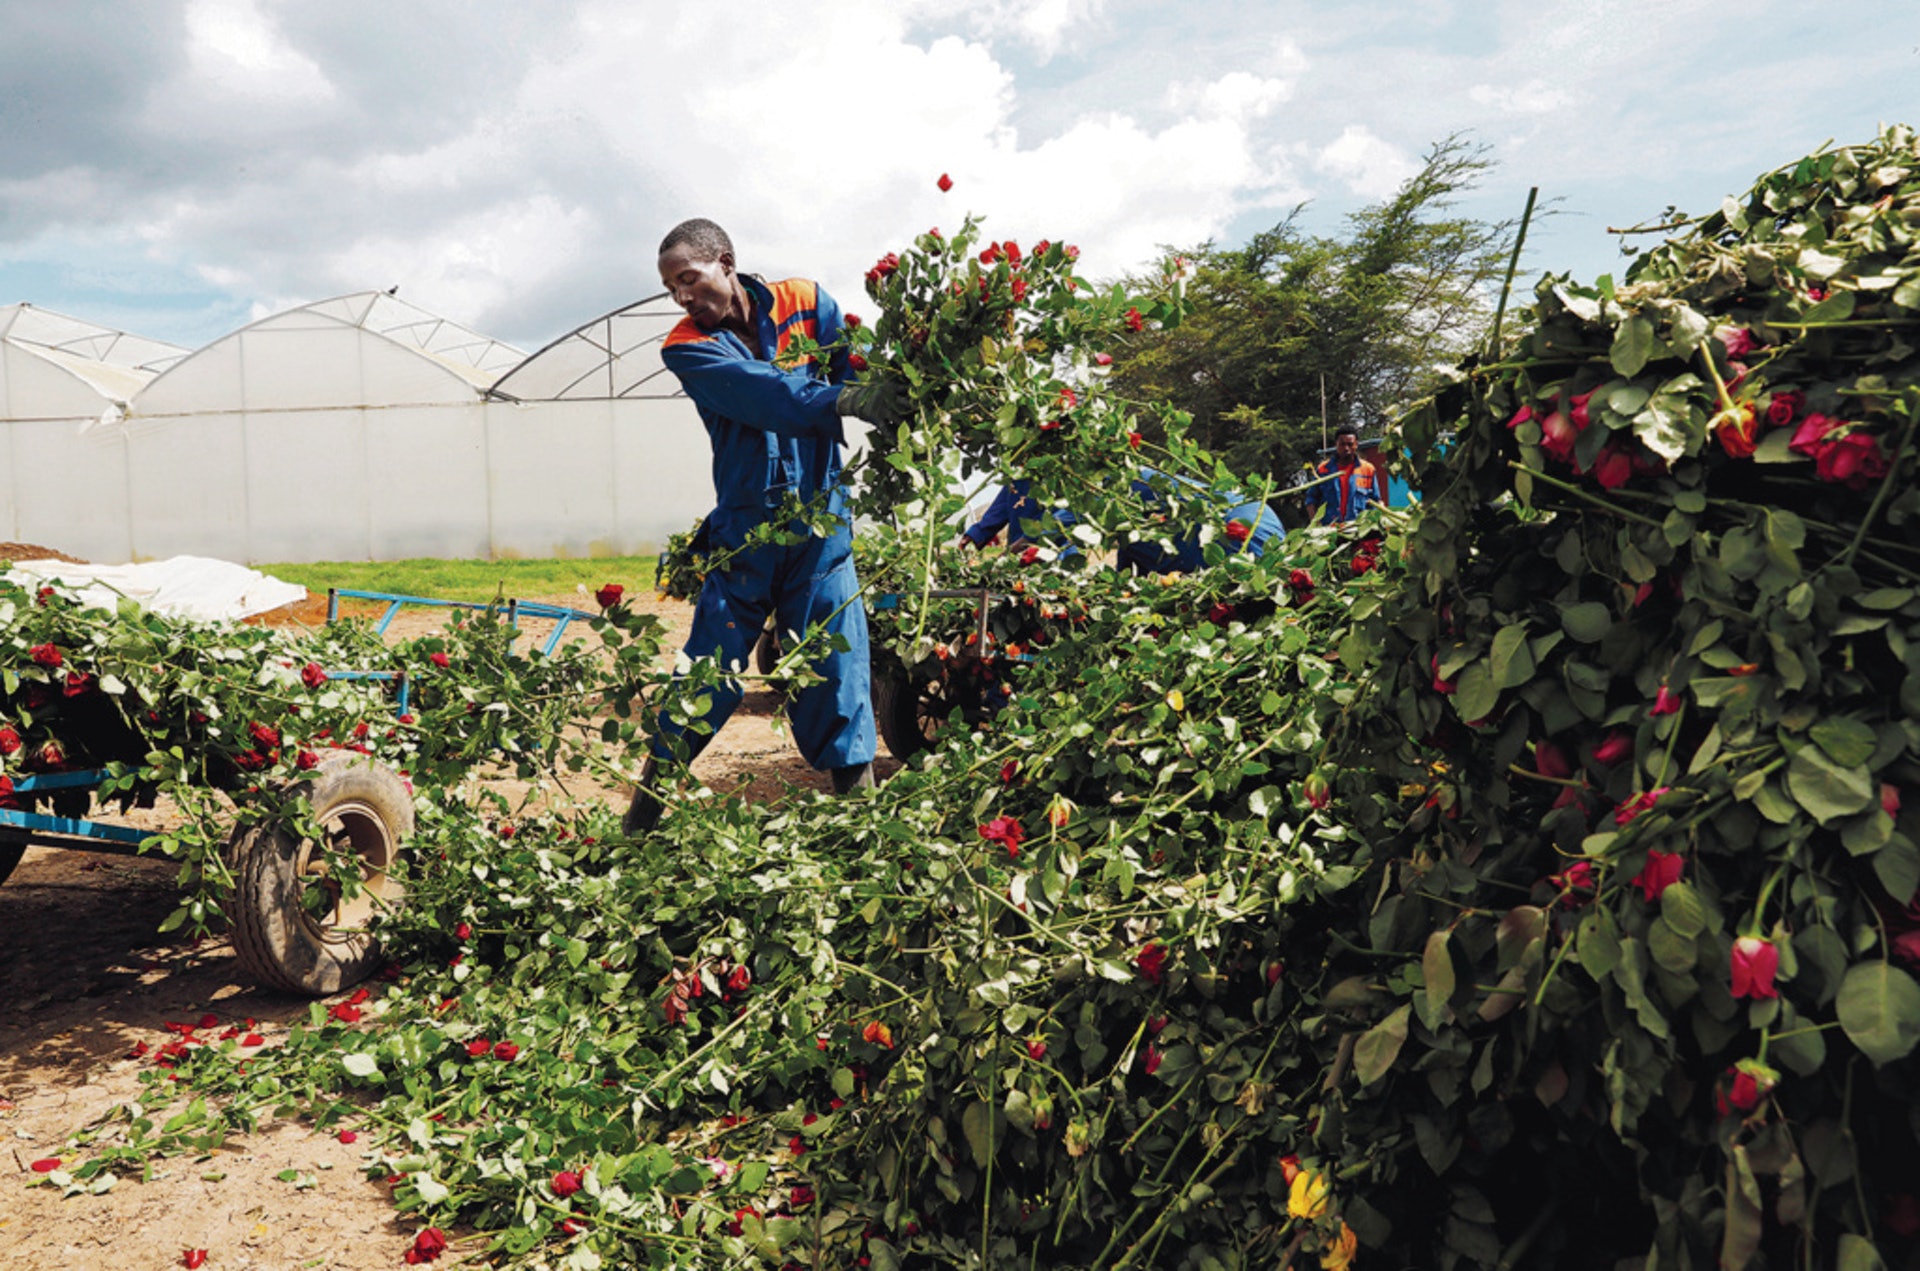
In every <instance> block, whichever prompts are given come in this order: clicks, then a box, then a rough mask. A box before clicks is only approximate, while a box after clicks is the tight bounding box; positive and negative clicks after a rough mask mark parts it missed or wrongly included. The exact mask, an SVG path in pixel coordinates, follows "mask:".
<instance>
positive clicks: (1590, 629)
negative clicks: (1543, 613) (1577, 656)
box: [1560, 600, 1613, 644]
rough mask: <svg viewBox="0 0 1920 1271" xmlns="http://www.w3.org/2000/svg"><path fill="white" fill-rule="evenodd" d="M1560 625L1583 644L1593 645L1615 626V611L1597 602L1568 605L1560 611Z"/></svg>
mask: <svg viewBox="0 0 1920 1271" xmlns="http://www.w3.org/2000/svg"><path fill="white" fill-rule="evenodd" d="M1560 625H1561V626H1562V627H1564V628H1566V632H1567V634H1568V635H1570V636H1572V637H1573V638H1574V639H1576V640H1578V641H1579V642H1580V643H1582V644H1592V643H1594V642H1595V641H1597V640H1599V639H1600V638H1601V637H1602V636H1604V635H1606V634H1607V632H1608V630H1610V629H1611V628H1612V626H1613V611H1612V610H1611V609H1609V608H1607V607H1606V606H1605V605H1603V604H1601V603H1600V602H1599V601H1597V600H1587V601H1582V602H1581V603H1579V604H1574V605H1567V606H1565V607H1564V608H1562V609H1561V610H1560Z"/></svg>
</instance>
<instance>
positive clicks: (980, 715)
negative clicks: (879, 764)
mask: <svg viewBox="0 0 1920 1271" xmlns="http://www.w3.org/2000/svg"><path fill="white" fill-rule="evenodd" d="M924 595H925V597H926V599H928V600H971V601H973V602H974V620H973V623H972V629H971V630H970V631H969V632H968V633H967V635H966V637H965V638H964V639H961V640H956V641H954V642H953V643H952V644H950V645H944V646H942V647H943V648H944V650H945V652H944V656H941V655H938V654H936V655H929V656H926V657H923V658H920V659H919V660H917V661H916V662H914V663H912V664H911V665H909V664H908V663H907V662H905V661H904V660H902V659H901V658H900V657H899V656H898V655H897V654H895V653H893V652H892V651H891V650H882V649H875V650H874V651H873V714H874V722H875V723H876V724H877V725H878V726H879V729H880V736H881V739H882V740H884V741H885V742H886V743H887V749H888V750H890V751H892V752H893V756H894V758H896V759H899V760H901V761H902V762H905V761H906V760H908V759H911V758H912V757H913V756H915V755H917V754H919V753H920V752H921V751H923V750H926V749H928V748H929V747H931V746H932V745H933V743H934V741H935V740H936V738H938V736H939V733H940V730H941V729H942V728H944V727H947V726H948V723H949V721H950V720H951V719H952V717H953V713H954V711H956V710H957V711H959V712H960V717H961V719H962V720H963V721H964V722H965V723H967V724H968V725H974V724H979V723H983V722H985V721H986V720H988V719H990V718H991V717H992V716H993V714H994V713H995V712H996V711H998V710H999V709H1000V708H1001V707H1002V706H1004V705H1005V704H1006V701H1007V699H1008V697H1009V696H1010V695H1011V691H1012V690H1011V688H1010V686H1009V684H1008V681H1007V678H1006V674H1005V672H1006V670H1007V669H1008V668H1009V667H1010V666H1017V665H1019V664H1022V663H1026V662H1031V661H1033V655H1032V654H1031V653H1028V652H1025V651H1024V650H1022V651H1020V652H1017V653H1014V652H1008V651H1007V645H1008V644H1009V642H1010V639H1011V636H1012V634H1013V633H1014V632H1016V631H1017V630H1018V629H1019V628H1020V627H1021V626H1023V625H1024V619H1023V615H1022V612H1021V606H1022V603H1023V602H1024V601H1025V600H1026V597H1024V596H1018V595H1014V594H1012V593H1009V592H1002V591H995V590H993V589H992V588H988V587H973V588H964V589H941V590H935V591H929V592H926V593H924ZM901 600H902V596H901V594H900V593H898V592H885V593H882V594H880V595H879V596H877V597H875V598H874V601H873V606H872V607H873V608H874V609H875V610H882V611H884V610H890V609H898V608H899V607H900V602H901ZM996 645H997V646H999V648H998V651H996V648H995V646H996ZM996 665H997V666H1000V667H1001V669H1000V670H998V671H996V670H995V669H994V668H995V666H996Z"/></svg>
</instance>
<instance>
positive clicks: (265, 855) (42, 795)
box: [0, 671, 413, 997]
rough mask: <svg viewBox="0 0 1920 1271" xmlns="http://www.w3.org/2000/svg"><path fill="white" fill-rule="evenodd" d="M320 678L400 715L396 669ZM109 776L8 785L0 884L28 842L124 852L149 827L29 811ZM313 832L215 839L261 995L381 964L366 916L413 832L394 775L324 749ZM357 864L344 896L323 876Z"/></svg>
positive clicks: (314, 794) (93, 772)
mask: <svg viewBox="0 0 1920 1271" xmlns="http://www.w3.org/2000/svg"><path fill="white" fill-rule="evenodd" d="M328 678H329V679H342V680H391V681H395V682H397V684H398V687H399V710H400V711H401V713H405V711H406V708H407V685H406V677H405V675H404V673H402V672H397V671H337V672H328ZM111 775H112V774H111V773H109V772H108V771H107V770H106V769H104V768H95V769H87V770H78V771H72V772H57V773H48V774H42V775H38V776H22V777H16V778H14V781H13V790H14V794H15V796H16V798H17V799H18V800H19V802H21V803H22V804H23V805H24V806H22V807H18V808H0V882H4V881H6V878H7V876H8V875H9V874H11V873H12V872H13V869H14V867H15V866H16V865H18V864H19V863H20V858H21V856H22V855H24V854H25V852H26V850H27V848H28V847H30V846H47V847H61V848H67V849H70V850H77V851H86V852H107V853H112V854H116V855H123V856H131V855H135V854H137V853H138V852H139V851H140V847H141V844H143V843H144V842H146V840H147V839H149V838H151V837H153V834H152V832H151V831H147V830H142V829H137V828H134V827H132V826H127V825H116V824H113V823H111V822H107V821H97V820H92V819H89V818H87V817H84V816H64V815H53V814H49V813H43V812H40V811H38V810H36V809H37V807H38V805H39V804H40V803H42V802H43V801H50V800H57V801H58V802H60V803H63V804H68V803H72V802H74V801H77V800H82V799H84V800H85V801H86V803H87V804H88V805H89V806H90V805H91V802H92V792H93V791H94V790H96V789H98V788H99V787H100V786H101V785H103V784H105V783H106V781H107V780H108V779H109V777H110V776H111ZM302 785H303V786H304V791H305V794H306V796H307V800H308V802H309V803H310V804H311V806H312V808H313V820H314V823H315V824H316V825H318V826H319V827H320V830H321V833H322V835H323V836H324V837H323V838H322V839H321V840H319V841H315V840H313V839H309V838H303V837H301V836H300V835H299V834H297V833H296V832H295V831H294V830H293V828H292V827H290V826H287V825H285V824H283V823H281V822H279V821H273V820H269V821H262V822H260V823H258V824H255V825H252V826H249V827H246V828H244V829H242V828H236V829H235V831H234V833H233V835H232V837H231V838H229V839H228V842H227V863H228V866H229V868H230V869H231V870H232V871H233V877H234V895H233V898H232V903H230V904H229V905H227V906H226V910H227V917H228V919H229V921H230V922H231V923H232V928H233V947H234V952H235V954H236V955H237V956H238V957H239V960H240V965H241V968H242V969H243V970H244V971H245V972H246V973H247V974H248V975H249V976H250V977H252V978H253V979H255V980H258V981H259V982H260V983H262V984H264V985H267V986H268V987H271V988H277V989H284V990H286V991H288V992H292V993H304V994H308V995H311V996H315V997H320V996H325V995H327V994H330V993H335V992H338V991H339V990H340V989H342V988H344V987H346V986H347V985H350V984H353V983H354V982H355V981H358V980H362V979H365V978H366V977H367V976H368V975H370V974H372V973H373V972H374V971H376V970H378V969H379V967H380V966H381V953H380V946H379V941H378V940H377V939H376V937H375V936H374V934H373V932H372V930H371V923H372V920H373V918H374V916H375V915H376V914H378V913H380V912H382V911H386V910H390V909H392V908H393V907H395V906H397V905H399V903H400V902H401V899H402V894H401V887H400V884H399V881H398V880H397V879H395V878H393V877H392V870H393V866H394V864H395V862H396V861H397V860H398V859H399V857H400V854H401V852H402V851H403V850H404V847H405V843H406V840H407V838H408V837H409V836H410V835H411V834H412V833H413V797H412V795H411V793H410V792H409V790H408V788H407V784H406V782H405V781H403V780H402V779H401V778H400V776H399V774H397V773H395V772H394V771H393V770H392V769H391V768H388V767H387V766H386V765H385V764H382V763H380V762H378V761H377V760H374V759H371V758H369V757H367V756H365V755H362V754H359V753H358V752H355V751H351V750H332V751H327V752H325V753H324V755H323V757H322V758H321V760H320V762H319V763H318V764H317V765H315V767H314V768H313V770H312V771H311V772H310V773H309V774H308V777H307V779H306V780H305V781H303V782H302ZM335 852H337V853H342V854H350V855H351V856H352V857H353V858H354V859H356V860H357V861H358V862H359V867H360V884H361V890H360V892H359V894H358V895H356V896H354V897H352V898H351V899H348V898H346V897H344V896H343V895H342V891H341V888H340V887H339V885H338V884H337V883H336V882H335V881H334V880H333V878H332V875H331V873H330V871H329V869H328V861H329V859H330V856H331V854H332V853H335Z"/></svg>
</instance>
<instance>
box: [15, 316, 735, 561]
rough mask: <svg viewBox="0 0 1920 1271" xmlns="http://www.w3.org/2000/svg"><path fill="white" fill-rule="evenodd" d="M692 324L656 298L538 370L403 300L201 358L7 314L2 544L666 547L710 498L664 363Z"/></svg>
mask: <svg viewBox="0 0 1920 1271" xmlns="http://www.w3.org/2000/svg"><path fill="white" fill-rule="evenodd" d="M678 316H679V313H678V310H677V309H675V308H674V307H673V306H672V304H671V303H670V302H668V300H667V298H666V297H665V296H655V297H652V298H650V299H648V300H643V301H641V302H639V303H637V304H633V305H630V306H627V307H625V308H623V309H620V310H617V311H615V312H614V313H611V314H607V315H604V316H602V317H599V318H596V319H594V320H593V321H592V322H589V323H587V324H585V325H584V326H582V327H580V328H578V329H577V330H575V331H573V332H570V333H569V334H567V335H565V336H563V337H561V338H560V339H557V340H555V341H553V342H552V343H551V344H549V345H547V346H546V347H545V348H544V349H542V350H540V351H539V352H538V353H536V354H534V355H533V356H531V357H528V356H527V355H526V354H525V353H523V352H522V351H521V350H519V349H516V348H514V347H513V346H511V345H508V344H505V343H502V342H500V341H498V340H494V339H491V338H490V337H488V336H486V335H483V334H481V333H479V332H477V331H473V330H470V329H468V328H466V327H464V326H461V325H460V324H458V323H455V322H451V321H449V320H447V319H445V318H442V317H439V316H438V315H436V314H433V313H430V312H428V311H427V310H425V309H422V308H420V307H419V306H416V305H413V304H410V303H407V302H405V301H402V300H399V299H398V298H396V297H395V296H393V295H391V294H389V293H386V292H360V293H355V294H352V295H346V296H339V297H336V298H333V299H330V300H324V301H319V302H316V303H314V304H309V305H303V306H300V307H297V308H294V309H289V310H287V311H285V312H282V313H277V314H274V315H272V316H270V317H267V318H263V319H261V320H260V321H257V322H254V323H251V324H249V325H248V326H245V327H242V328H241V329H239V330H238V331H234V332H231V333H229V334H227V335H225V336H223V337H221V338H220V339H218V340H215V341H213V342H212V343H210V344H208V345H206V346H205V347H203V348H201V349H199V350H187V349H181V348H176V347H174V346H172V345H167V344H162V343H160V342H158V341H153V340H147V339H143V338H141V337H139V336H135V335H130V334H127V333H125V332H120V331H114V330H112V329H109V328H106V327H101V326H97V325H94V324H91V323H87V322H83V321H78V320H75V319H71V318H65V317H61V316H59V315H56V314H51V313H48V312H46V311H44V310H39V309H35V308H33V307H32V306H29V305H14V306H10V307H8V308H5V309H0V456H4V458H5V469H4V473H0V539H6V540H10V541H15V542H25V543H34V544H41V545H46V546H51V547H56V548H57V549H58V550H60V551H63V552H67V553H69V554H73V555H78V556H82V557H85V558H87V559H90V560H96V561H132V560H146V559H157V558H164V557H169V556H174V555H182V554H191V555H199V556H211V557H218V558H222V559H227V560H234V561H243V562H255V561H305V560H396V559H403V558H406V557H414V556H436V557H462V558H498V557H511V556H528V557H547V556H592V555H612V554H627V553H636V552H644V551H648V550H651V549H653V548H656V547H658V546H659V545H661V544H663V543H664V542H665V540H666V538H667V536H668V535H670V534H672V533H674V532H676V531H679V530H682V529H685V528H686V527H687V525H688V524H690V523H691V522H692V521H693V520H694V518H696V517H697V516H699V515H700V514H701V513H702V512H703V511H705V510H706V508H707V506H708V503H709V501H710V500H709V495H708V491H709V489H710V486H709V482H708V478H707V471H706V469H707V443H706V437H705V434H704V432H703V430H702V429H701V426H700V421H699V418H698V416H697V414H696V413H695V411H694V409H693V407H692V405H691V403H689V402H688V401H687V400H686V398H685V397H683V396H681V395H680V394H679V392H678V384H677V383H676V382H675V381H674V380H673V378H672V377H671V376H669V375H666V374H665V369H664V367H663V366H662V365H661V362H660V356H659V346H660V341H661V339H662V338H663V337H664V336H665V334H666V332H667V331H668V330H669V329H671V327H672V325H673V322H674V321H675V320H677V318H678ZM50 474H57V477H51V478H50Z"/></svg>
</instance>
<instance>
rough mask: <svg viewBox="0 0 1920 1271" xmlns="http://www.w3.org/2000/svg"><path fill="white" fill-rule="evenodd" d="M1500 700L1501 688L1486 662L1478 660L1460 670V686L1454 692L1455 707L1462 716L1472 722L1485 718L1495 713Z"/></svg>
mask: <svg viewBox="0 0 1920 1271" xmlns="http://www.w3.org/2000/svg"><path fill="white" fill-rule="evenodd" d="M1499 701H1500V690H1499V688H1498V687H1497V686H1496V685H1495V684H1494V682H1493V672H1492V671H1491V670H1489V669H1488V667H1487V664H1486V663H1485V662H1480V661H1476V662H1474V663H1473V664H1472V665H1470V666H1468V667H1467V669H1466V670H1464V671H1462V672H1460V679H1459V681H1458V686H1457V687H1456V689H1455V691H1454V694H1453V708H1454V710H1456V711H1458V712H1459V713H1460V718H1461V719H1464V720H1467V721H1468V722H1472V721H1474V720H1478V719H1485V718H1486V717H1487V716H1488V715H1490V714H1492V713H1493V708H1494V706H1495V705H1496V704H1498V702H1499Z"/></svg>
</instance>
